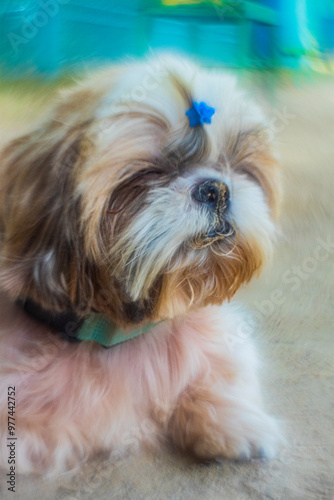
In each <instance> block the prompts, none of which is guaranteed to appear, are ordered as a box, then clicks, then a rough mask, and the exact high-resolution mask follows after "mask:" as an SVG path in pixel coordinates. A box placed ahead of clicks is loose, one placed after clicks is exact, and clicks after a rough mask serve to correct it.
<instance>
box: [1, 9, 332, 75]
mask: <svg viewBox="0 0 334 500" xmlns="http://www.w3.org/2000/svg"><path fill="white" fill-rule="evenodd" d="M157 48H159V49H169V50H177V51H179V52H181V53H184V54H190V55H193V56H195V57H196V58H197V59H199V60H200V61H201V62H202V63H204V64H206V65H208V66H227V67H234V68H256V69H263V68H265V69H267V68H286V67H288V68H294V69H299V68H305V67H308V68H312V69H323V68H329V67H330V66H331V57H332V55H333V53H334V2H333V1H330V0H319V1H314V0H258V1H253V2H246V1H242V0H211V1H209V0H207V1H201V0H162V1H158V0H127V1H124V0H123V1H121V0H109V1H108V0H39V1H37V0H1V3H0V72H1V76H2V77H3V78H9V79H18V78H22V77H27V76H40V77H45V78H54V77H59V76H60V75H62V74H65V73H69V72H73V71H75V70H77V69H79V68H82V67H87V66H89V65H99V64H101V63H104V62H106V61H117V60H122V59H124V58H126V57H127V56H141V55H143V54H145V53H147V52H148V51H149V50H150V49H157Z"/></svg>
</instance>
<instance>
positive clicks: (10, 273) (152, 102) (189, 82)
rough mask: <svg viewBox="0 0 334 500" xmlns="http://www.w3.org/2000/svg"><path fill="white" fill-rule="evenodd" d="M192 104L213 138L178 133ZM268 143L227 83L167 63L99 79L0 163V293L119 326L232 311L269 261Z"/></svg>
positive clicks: (273, 184) (271, 183)
mask: <svg viewBox="0 0 334 500" xmlns="http://www.w3.org/2000/svg"><path fill="white" fill-rule="evenodd" d="M193 101H195V102H200V101H205V102H206V103H207V104H208V105H210V106H212V107H214V108H215V114H214V115H213V117H212V123H211V124H206V125H204V126H203V127H202V126H196V127H190V125H189V119H188V117H187V116H186V115H185V113H186V111H187V110H188V109H189V108H191V106H192V102H193ZM269 142H270V141H269V135H268V134H267V132H266V123H265V120H264V118H263V116H262V114H261V112H260V111H259V109H258V108H257V107H256V106H254V104H253V103H251V102H249V100H248V99H247V98H246V97H245V96H244V95H243V93H241V92H240V91H238V90H237V89H236V87H235V82H234V79H233V78H231V77H229V76H224V75H219V74H214V73H208V72H205V71H201V70H199V69H198V68H196V67H194V66H192V64H191V63H189V62H188V61H184V60H182V61H179V60H175V59H173V58H169V57H166V58H162V59H160V60H152V61H149V62H148V63H140V64H136V65H129V66H123V67H119V68H115V69H112V70H108V71H103V72H101V73H99V74H98V75H96V76H95V78H93V79H91V80H88V82H87V83H84V84H83V85H82V86H81V87H79V88H76V89H74V90H72V91H70V92H67V93H66V94H64V96H63V97H62V98H61V99H60V102H59V103H58V104H57V105H56V107H55V108H54V110H53V111H52V114H51V116H49V117H48V118H47V120H46V121H45V122H44V123H43V124H42V125H41V126H39V127H38V128H37V129H35V130H34V131H33V132H32V133H31V134H28V135H27V136H25V137H23V138H20V139H18V140H16V141H14V142H13V143H12V144H10V145H9V146H8V148H7V149H6V150H5V151H4V153H3V155H2V157H3V159H2V162H3V165H4V166H3V168H2V170H1V176H2V178H3V179H2V180H4V182H3V187H2V189H1V192H0V196H1V201H0V203H1V208H0V224H1V226H2V232H3V234H4V239H3V243H2V249H1V254H2V261H1V275H0V283H1V284H2V286H4V287H5V288H6V289H7V290H9V291H10V292H11V293H12V294H13V295H14V296H18V295H20V294H24V295H29V296H30V297H31V298H33V299H34V300H36V301H38V302H39V303H40V304H41V305H43V306H44V307H47V308H49V309H50V308H51V309H54V310H65V309H68V308H72V309H74V310H76V311H77V312H81V313H85V312H87V311H88V310H92V309H93V310H97V311H100V312H103V313H106V314H108V315H110V316H111V317H112V318H113V319H114V320H115V321H117V322H118V323H120V324H128V323H135V322H141V321H148V320H158V319H162V318H166V317H173V316H175V315H178V314H182V313H184V312H185V311H187V310H188V309H189V308H191V307H200V306H205V305H207V304H219V303H221V302H222V301H223V300H225V299H229V298H231V297H232V296H233V295H234V293H235V292H236V290H237V289H238V288H239V286H240V285H241V284H242V283H244V282H247V281H249V279H250V278H251V277H252V275H253V274H254V273H255V272H256V271H258V270H259V269H260V267H261V265H262V263H263V261H264V258H265V256H266V255H267V254H268V253H269V252H270V248H271V241H272V237H273V233H274V225H273V220H274V218H275V216H276V212H277V203H278V194H279V189H278V182H279V181H278V171H277V170H278V169H277V164H276V161H275V159H273V157H272V155H271V148H270V144H269Z"/></svg>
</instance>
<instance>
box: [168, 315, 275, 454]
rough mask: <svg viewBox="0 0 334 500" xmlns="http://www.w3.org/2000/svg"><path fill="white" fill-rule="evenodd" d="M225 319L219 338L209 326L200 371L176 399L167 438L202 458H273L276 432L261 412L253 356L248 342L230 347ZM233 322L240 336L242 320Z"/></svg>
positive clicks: (229, 321) (228, 331)
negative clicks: (209, 331) (207, 339)
mask: <svg viewBox="0 0 334 500" xmlns="http://www.w3.org/2000/svg"><path fill="white" fill-rule="evenodd" d="M210 314H212V313H210ZM226 319H227V321H226V324H227V325H226V326H227V329H226V328H225V329H224V327H221V328H220V330H224V331H223V332H221V331H220V332H216V333H217V334H218V333H219V335H216V334H215V333H213V331H212V324H211V325H210V329H211V333H210V337H211V339H212V341H211V343H207V344H205V345H207V346H208V349H207V351H206V352H205V353H204V357H203V360H202V362H201V364H202V369H201V372H200V373H199V374H198V375H197V376H196V378H194V379H193V380H192V381H191V383H189V385H188V386H187V387H186V389H185V390H184V391H183V392H182V393H181V394H180V396H179V397H178V399H177V401H176V403H175V406H174V409H173V412H172V414H171V417H170V419H169V422H168V433H169V435H170V437H171V439H172V441H173V442H174V444H175V445H177V446H178V447H181V449H183V450H184V451H188V452H190V453H191V454H193V455H195V456H196V457H198V458H200V459H215V458H230V459H248V458H251V457H260V458H271V457H273V456H274V454H275V448H276V443H277V441H278V440H279V431H278V426H277V424H276V422H275V420H274V419H273V418H272V417H270V416H268V415H267V414H266V413H265V412H264V411H263V409H262V404H261V396H260V391H259V387H258V382H257V374H256V358H255V353H254V350H253V349H252V347H251V345H250V343H249V340H248V341H246V340H245V339H243V341H242V342H239V343H237V344H235V345H234V347H233V346H232V345H231V343H230V342H228V340H229V339H230V338H232V337H230V332H231V328H232V325H231V319H232V318H231V317H228V316H227V318H226ZM236 319H237V324H236V325H235V327H236V329H238V331H240V330H239V329H240V327H241V326H242V325H241V322H240V316H239V317H238V316H237V317H236ZM234 334H235V335H237V334H238V332H236V331H235V330H234ZM231 335H232V334H231Z"/></svg>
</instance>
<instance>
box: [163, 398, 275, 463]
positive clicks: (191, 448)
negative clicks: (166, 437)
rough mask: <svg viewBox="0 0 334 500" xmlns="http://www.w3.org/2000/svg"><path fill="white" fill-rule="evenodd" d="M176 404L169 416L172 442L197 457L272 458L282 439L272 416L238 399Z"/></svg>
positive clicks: (210, 458) (213, 458)
mask: <svg viewBox="0 0 334 500" xmlns="http://www.w3.org/2000/svg"><path fill="white" fill-rule="evenodd" d="M224 403H225V404H224V405H221V404H220V405H218V406H215V407H213V405H212V404H203V402H201V404H196V403H195V401H193V405H194V406H193V408H192V411H191V412H190V411H189V410H190V408H189V406H188V405H187V408H186V407H185V406H183V407H179V408H178V409H177V411H176V413H175V415H174V417H173V418H172V420H171V430H172V438H173V441H174V443H175V444H177V445H179V446H181V448H183V449H184V450H186V451H188V452H190V453H191V454H193V455H195V456H196V457H197V458H199V459H200V460H217V459H218V460H219V459H232V460H250V459H252V458H258V459H272V458H274V457H275V455H276V452H277V448H278V445H279V442H280V441H281V440H282V438H281V433H280V430H279V426H278V424H277V422H276V421H275V419H274V418H272V417H271V416H269V415H267V414H266V413H265V412H264V411H263V410H261V408H258V407H257V406H255V405H248V406H247V405H243V404H241V402H240V401H239V404H238V403H237V402H236V401H232V400H231V401H229V403H230V404H227V402H226V401H225V402H224Z"/></svg>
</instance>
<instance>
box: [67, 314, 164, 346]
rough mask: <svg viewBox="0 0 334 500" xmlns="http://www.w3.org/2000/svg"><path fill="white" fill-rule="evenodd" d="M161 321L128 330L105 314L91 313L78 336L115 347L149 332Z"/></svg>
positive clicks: (81, 338)
mask: <svg viewBox="0 0 334 500" xmlns="http://www.w3.org/2000/svg"><path fill="white" fill-rule="evenodd" d="M159 323H160V321H158V322H157V323H148V324H146V325H143V326H141V327H137V328H133V329H132V330H130V331H128V330H124V329H122V328H120V327H118V326H117V325H115V323H113V322H112V321H111V320H110V319H109V318H108V317H107V316H104V315H103V314H97V313H91V314H90V315H89V316H88V317H87V318H86V319H85V321H84V322H83V324H82V325H81V328H80V330H79V332H78V334H77V338H78V339H80V340H94V341H95V342H98V343H99V344H102V345H103V346H104V347H113V346H115V345H117V344H121V343H122V342H125V341H126V340H131V339H134V338H135V337H139V336H140V335H143V334H144V333H147V332H149V331H150V330H152V328H154V327H155V326H156V325H158V324H159Z"/></svg>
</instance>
